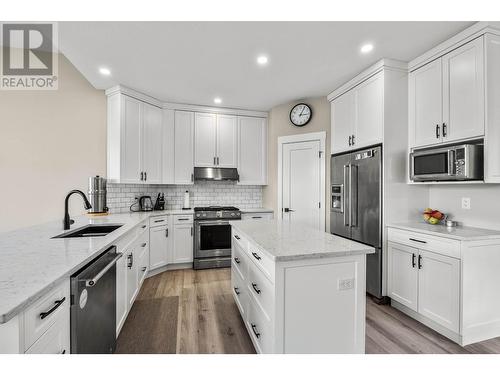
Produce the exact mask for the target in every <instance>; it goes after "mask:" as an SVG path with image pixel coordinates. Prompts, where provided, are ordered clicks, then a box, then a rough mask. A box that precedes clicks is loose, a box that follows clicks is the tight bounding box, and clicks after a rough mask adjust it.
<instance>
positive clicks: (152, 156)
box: [142, 103, 162, 184]
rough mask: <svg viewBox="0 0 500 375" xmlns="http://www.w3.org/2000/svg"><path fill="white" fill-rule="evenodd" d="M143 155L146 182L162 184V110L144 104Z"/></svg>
mask: <svg viewBox="0 0 500 375" xmlns="http://www.w3.org/2000/svg"><path fill="white" fill-rule="evenodd" d="M143 113H144V114H143V122H142V124H143V127H142V135H143V138H142V139H143V140H142V155H143V158H142V160H143V166H142V171H143V172H144V182H146V183H148V184H160V183H161V159H162V154H161V152H162V121H161V118H162V114H161V109H160V108H158V107H155V106H153V105H150V104H146V103H144V104H143Z"/></svg>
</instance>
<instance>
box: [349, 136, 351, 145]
mask: <svg viewBox="0 0 500 375" xmlns="http://www.w3.org/2000/svg"><path fill="white" fill-rule="evenodd" d="M349 146H351V136H349Z"/></svg>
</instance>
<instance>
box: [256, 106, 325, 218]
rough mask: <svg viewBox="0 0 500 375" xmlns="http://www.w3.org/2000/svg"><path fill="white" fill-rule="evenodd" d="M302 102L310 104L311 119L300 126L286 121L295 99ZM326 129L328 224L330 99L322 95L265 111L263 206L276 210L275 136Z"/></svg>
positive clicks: (276, 139)
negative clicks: (266, 114)
mask: <svg viewBox="0 0 500 375" xmlns="http://www.w3.org/2000/svg"><path fill="white" fill-rule="evenodd" d="M300 102H304V103H307V104H309V105H310V106H311V108H312V111H313V116H312V119H311V122H310V123H309V124H307V125H306V126H304V127H297V126H294V125H292V124H291V122H290V118H289V116H290V109H291V108H292V107H293V106H294V105H295V104H297V103H300ZM319 131H326V179H325V183H326V186H327V187H326V189H325V192H326V203H327V205H326V208H325V214H326V228H330V214H329V209H328V207H330V196H329V194H328V191H329V188H328V186H329V184H330V103H329V102H328V100H327V99H326V97H319V98H308V99H301V100H298V101H294V102H290V103H286V104H282V105H279V106H277V107H274V108H273V109H271V111H270V113H269V129H268V147H269V148H268V152H269V157H268V185H267V186H265V187H264V189H263V192H262V199H263V202H262V203H263V205H264V207H268V208H272V209H274V210H275V213H276V215H277V214H278V213H277V212H276V209H277V201H278V192H277V188H278V137H281V136H284V135H293V134H303V133H313V132H319Z"/></svg>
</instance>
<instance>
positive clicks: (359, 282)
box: [231, 220, 374, 353]
mask: <svg viewBox="0 0 500 375" xmlns="http://www.w3.org/2000/svg"><path fill="white" fill-rule="evenodd" d="M231 225H232V261H231V286H232V292H233V296H234V299H235V301H236V304H237V306H238V309H239V311H240V314H241V317H242V319H243V321H244V322H245V326H246V328H247V330H248V332H249V335H250V337H251V339H252V342H253V344H254V346H255V349H256V351H257V352H258V353H364V352H365V290H366V254H370V253H373V252H374V249H373V248H372V247H370V246H367V245H363V244H360V243H357V242H354V241H350V240H347V239H345V238H342V237H338V236H333V235H331V234H329V233H326V232H322V231H319V230H315V229H307V228H304V227H302V226H301V225H297V224H290V223H288V222H283V221H276V220H271V221H236V220H235V221H232V222H231Z"/></svg>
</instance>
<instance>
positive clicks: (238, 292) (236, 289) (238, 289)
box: [233, 287, 241, 295]
mask: <svg viewBox="0 0 500 375" xmlns="http://www.w3.org/2000/svg"><path fill="white" fill-rule="evenodd" d="M233 289H234V292H235V293H236V295H239V294H240V293H241V292H240V288H237V287H234V288H233Z"/></svg>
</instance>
